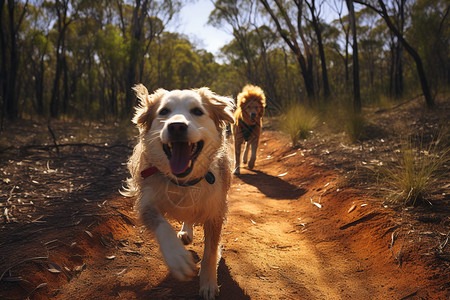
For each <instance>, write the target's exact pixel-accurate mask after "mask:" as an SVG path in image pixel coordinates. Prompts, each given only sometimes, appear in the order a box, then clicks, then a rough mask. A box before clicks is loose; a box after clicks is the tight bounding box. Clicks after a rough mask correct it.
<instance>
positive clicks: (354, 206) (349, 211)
mask: <svg viewBox="0 0 450 300" xmlns="http://www.w3.org/2000/svg"><path fill="white" fill-rule="evenodd" d="M355 208H356V205H355V204H353V205H352V206H351V207H350V208H349V209H348V211H347V213H348V214H349V213H351V212H352V211H354V210H355Z"/></svg>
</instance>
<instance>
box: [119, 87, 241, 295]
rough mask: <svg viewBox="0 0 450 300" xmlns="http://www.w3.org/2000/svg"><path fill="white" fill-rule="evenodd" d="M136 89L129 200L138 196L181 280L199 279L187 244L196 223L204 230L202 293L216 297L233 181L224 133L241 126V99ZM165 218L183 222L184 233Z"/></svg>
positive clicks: (147, 223) (200, 92) (126, 190)
mask: <svg viewBox="0 0 450 300" xmlns="http://www.w3.org/2000/svg"><path fill="white" fill-rule="evenodd" d="M133 89H134V91H135V92H136V96H137V97H138V99H139V100H140V105H139V106H138V107H137V108H136V114H135V116H134V118H133V122H134V123H135V124H136V125H137V127H138V128H139V132H140V134H139V143H138V144H137V145H136V147H135V148H134V152H133V154H132V156H131V157H130V159H129V162H128V168H129V170H130V173H131V178H129V179H128V180H127V187H126V188H124V191H123V194H124V195H126V196H137V209H138V212H139V213H140V216H141V219H142V221H143V223H144V225H145V226H146V227H147V228H148V229H149V230H150V231H151V232H153V233H154V234H155V236H156V238H157V239H158V242H159V245H160V250H161V253H162V255H163V257H164V260H165V262H166V264H167V266H168V268H169V270H170V271H171V273H172V274H173V275H174V276H175V277H176V278H178V279H179V280H187V279H189V278H191V277H193V276H195V274H196V273H195V265H194V262H193V259H192V257H191V255H190V253H189V252H188V251H186V249H185V248H184V246H183V243H184V244H189V243H191V242H192V239H193V228H192V226H193V225H194V224H203V229H204V243H205V245H204V253H203V259H202V262H201V270H200V295H201V296H202V297H203V298H205V299H214V298H215V296H216V294H217V293H218V290H219V288H218V285H217V263H218V260H219V257H220V252H219V240H220V236H221V230H222V223H223V221H224V219H225V214H226V211H227V192H228V189H229V187H230V179H231V160H230V158H229V157H228V156H229V155H228V153H229V152H228V148H227V144H226V143H225V131H224V130H225V128H226V124H228V123H230V124H232V123H234V118H233V113H232V111H233V109H234V103H233V100H232V99H231V98H227V97H221V96H218V95H216V94H215V93H213V92H211V91H210V90H209V89H208V88H200V89H192V90H174V91H166V90H164V89H158V90H157V91H155V92H154V93H153V94H152V95H149V94H148V91H147V89H146V88H145V87H144V86H143V85H142V84H139V85H136V86H135V87H134V88H133ZM165 216H170V217H173V218H175V219H177V220H180V221H183V225H182V229H181V231H179V232H178V234H177V233H175V231H174V229H173V228H172V226H171V225H170V224H169V223H168V222H167V220H166V219H165Z"/></svg>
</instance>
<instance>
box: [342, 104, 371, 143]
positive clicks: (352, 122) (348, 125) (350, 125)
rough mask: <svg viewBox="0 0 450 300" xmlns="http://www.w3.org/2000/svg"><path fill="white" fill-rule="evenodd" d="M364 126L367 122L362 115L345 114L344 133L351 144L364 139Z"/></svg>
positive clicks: (354, 113) (351, 112)
mask: <svg viewBox="0 0 450 300" xmlns="http://www.w3.org/2000/svg"><path fill="white" fill-rule="evenodd" d="M366 125H367V120H366V118H365V117H364V115H363V114H362V113H356V112H353V111H350V112H347V114H346V116H345V132H346V133H347V134H348V136H349V137H350V140H351V141H352V142H356V141H359V140H361V139H362V138H363V137H364V134H365V129H366Z"/></svg>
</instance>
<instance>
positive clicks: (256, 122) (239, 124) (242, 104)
mask: <svg viewBox="0 0 450 300" xmlns="http://www.w3.org/2000/svg"><path fill="white" fill-rule="evenodd" d="M265 107H266V96H265V95H264V92H263V90H262V89H261V88H260V87H258V86H254V85H250V84H248V85H246V86H244V88H243V89H242V92H241V93H240V94H239V95H238V97H237V109H236V111H235V113H234V118H235V119H236V124H235V125H234V126H233V135H234V151H235V168H234V174H240V165H241V146H242V144H243V143H244V142H245V150H244V156H243V158H242V162H243V163H244V164H245V163H247V158H248V151H249V148H250V146H251V147H252V154H251V156H250V160H249V162H248V167H249V169H253V167H254V166H255V161H256V152H257V149H258V144H259V137H260V135H261V127H262V117H263V115H264V108H265Z"/></svg>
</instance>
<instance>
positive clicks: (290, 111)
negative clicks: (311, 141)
mask: <svg viewBox="0 0 450 300" xmlns="http://www.w3.org/2000/svg"><path fill="white" fill-rule="evenodd" d="M286 111H287V112H286V113H284V114H283V115H282V116H281V119H280V122H281V123H280V127H281V130H282V131H283V132H285V133H286V134H288V135H289V136H290V138H291V141H292V144H293V145H294V147H295V146H297V145H298V142H299V141H300V140H301V139H306V138H307V137H308V136H309V135H310V134H311V130H312V129H313V128H314V127H315V126H316V124H317V117H316V115H315V114H314V113H313V112H312V111H311V110H310V109H307V108H306V107H304V106H302V105H300V104H294V105H291V106H289V107H288V108H287V110H286Z"/></svg>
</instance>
